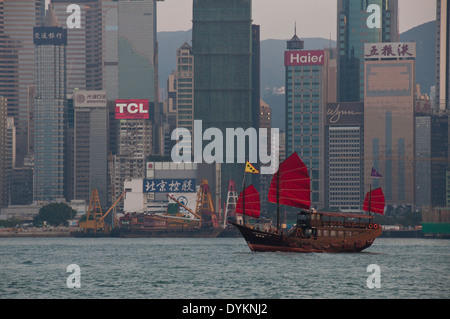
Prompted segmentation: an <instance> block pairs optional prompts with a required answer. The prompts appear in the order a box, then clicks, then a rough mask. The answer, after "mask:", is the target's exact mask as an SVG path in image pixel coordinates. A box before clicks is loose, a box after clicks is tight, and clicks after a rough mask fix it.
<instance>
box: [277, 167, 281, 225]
mask: <svg viewBox="0 0 450 319" xmlns="http://www.w3.org/2000/svg"><path fill="white" fill-rule="evenodd" d="M277 229H278V230H280V170H278V171H277Z"/></svg>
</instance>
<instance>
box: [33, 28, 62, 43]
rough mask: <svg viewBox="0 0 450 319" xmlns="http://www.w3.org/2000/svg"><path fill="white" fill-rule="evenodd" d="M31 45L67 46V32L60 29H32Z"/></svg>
mask: <svg viewBox="0 0 450 319" xmlns="http://www.w3.org/2000/svg"><path fill="white" fill-rule="evenodd" d="M33 44H36V45H67V30H66V29H64V28H61V27H34V28H33Z"/></svg>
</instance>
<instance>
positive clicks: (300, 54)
mask: <svg viewBox="0 0 450 319" xmlns="http://www.w3.org/2000/svg"><path fill="white" fill-rule="evenodd" d="M324 61H325V51H324V50H309V51H285V52H284V65H285V66H291V65H323V64H324Z"/></svg>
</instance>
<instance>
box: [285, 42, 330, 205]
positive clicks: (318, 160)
mask: <svg viewBox="0 0 450 319" xmlns="http://www.w3.org/2000/svg"><path fill="white" fill-rule="evenodd" d="M303 48H304V45H303V41H302V40H300V39H299V38H298V37H297V35H296V34H295V35H294V36H293V37H292V39H291V40H290V41H288V43H287V50H286V51H285V56H284V65H285V67H286V85H285V87H286V97H285V98H286V156H289V155H290V154H292V153H293V152H297V153H298V155H299V156H300V158H301V159H302V160H303V162H304V163H305V165H306V166H307V167H308V171H309V175H310V177H311V202H312V205H313V207H315V208H323V207H324V206H325V195H326V194H325V125H324V124H325V107H326V104H327V101H328V94H327V93H328V63H329V52H328V51H326V50H303Z"/></svg>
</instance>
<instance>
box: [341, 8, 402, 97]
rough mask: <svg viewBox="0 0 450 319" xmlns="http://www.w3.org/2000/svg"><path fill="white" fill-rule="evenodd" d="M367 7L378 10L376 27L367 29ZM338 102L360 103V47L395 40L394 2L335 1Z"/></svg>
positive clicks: (396, 27)
mask: <svg viewBox="0 0 450 319" xmlns="http://www.w3.org/2000/svg"><path fill="white" fill-rule="evenodd" d="M370 5H377V6H379V8H380V9H381V12H380V15H381V26H380V28H370V27H369V26H368V25H367V19H368V18H369V17H370V16H371V14H372V11H370V12H367V9H368V7H369V6H370ZM337 14H338V17H337V23H338V25H337V45H338V92H337V95H338V101H339V102H363V101H364V44H365V43H379V42H396V41H398V0H338V5H337Z"/></svg>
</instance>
